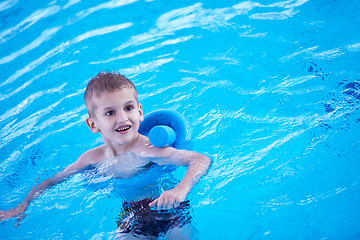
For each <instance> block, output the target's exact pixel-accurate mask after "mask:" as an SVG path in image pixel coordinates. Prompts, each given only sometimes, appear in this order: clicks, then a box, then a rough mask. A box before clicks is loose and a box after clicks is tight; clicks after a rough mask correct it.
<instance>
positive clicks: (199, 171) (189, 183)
mask: <svg viewBox="0 0 360 240" xmlns="http://www.w3.org/2000/svg"><path fill="white" fill-rule="evenodd" d="M165 152H168V153H169V156H170V157H167V158H164V159H166V160H165V162H162V163H163V164H174V165H177V166H183V165H187V170H186V173H185V176H184V178H183V179H182V180H181V181H180V182H179V183H178V184H177V185H176V187H175V188H173V189H170V190H168V191H165V192H163V193H162V194H161V195H160V197H158V198H157V199H155V200H154V201H153V202H151V203H150V207H152V206H156V205H157V206H158V208H165V209H169V208H173V207H176V206H177V205H178V204H179V203H180V202H183V201H184V200H185V199H186V196H187V195H188V193H189V192H190V190H191V189H192V187H193V186H194V185H195V184H196V183H197V182H198V181H199V179H200V177H201V176H203V175H205V174H206V173H207V171H208V169H209V168H210V165H211V160H210V158H209V157H208V156H205V155H203V154H200V153H197V152H190V151H186V150H176V149H171V148H168V149H167V150H166V151H165ZM166 155H167V154H166ZM160 164H161V163H160Z"/></svg>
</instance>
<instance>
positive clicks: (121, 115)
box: [116, 111, 127, 122]
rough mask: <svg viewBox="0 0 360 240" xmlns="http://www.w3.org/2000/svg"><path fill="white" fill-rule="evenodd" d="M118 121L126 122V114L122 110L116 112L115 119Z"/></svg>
mask: <svg viewBox="0 0 360 240" xmlns="http://www.w3.org/2000/svg"><path fill="white" fill-rule="evenodd" d="M116 120H117V121H118V122H126V120H127V114H126V113H125V112H123V111H120V112H119V113H118V114H117V119H116Z"/></svg>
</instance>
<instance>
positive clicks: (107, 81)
mask: <svg viewBox="0 0 360 240" xmlns="http://www.w3.org/2000/svg"><path fill="white" fill-rule="evenodd" d="M123 88H132V89H134V90H135V98H136V101H138V96H137V91H136V87H135V85H134V84H133V83H132V82H131V81H130V80H129V79H128V78H126V77H125V76H123V75H121V74H120V73H118V72H115V71H113V72H110V71H106V72H100V73H99V74H98V75H96V76H95V77H93V78H92V79H91V80H90V81H89V83H88V85H87V87H86V90H85V95H84V100H85V105H86V109H87V111H88V114H89V116H90V117H93V116H94V111H95V109H96V104H95V103H94V102H93V101H92V100H93V99H94V98H95V97H100V96H101V94H103V93H111V92H114V91H118V90H121V89H123Z"/></svg>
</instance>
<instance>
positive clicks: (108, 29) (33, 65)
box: [0, 22, 132, 87]
mask: <svg viewBox="0 0 360 240" xmlns="http://www.w3.org/2000/svg"><path fill="white" fill-rule="evenodd" d="M131 26H132V23H130V22H128V23H123V24H117V25H112V26H107V27H102V28H98V29H94V30H91V31H88V32H85V33H83V34H80V35H78V36H77V37H75V38H73V39H72V40H68V41H66V42H62V43H61V44H60V45H58V46H57V47H55V48H53V49H51V50H50V51H48V52H47V53H45V54H44V55H43V56H41V57H40V58H38V59H36V60H35V61H33V62H31V63H29V64H28V65H26V66H25V67H24V68H22V69H19V70H17V71H16V72H15V74H13V75H12V76H10V77H9V78H8V79H6V80H5V81H4V82H3V83H1V84H0V87H2V86H4V85H6V84H9V83H12V82H13V81H15V80H16V79H18V78H19V77H21V76H22V75H24V74H25V73H28V72H29V71H31V70H33V69H34V68H36V67H37V66H39V65H40V64H42V63H44V62H45V61H46V60H48V59H50V58H52V57H54V56H55V55H57V54H59V53H62V52H64V51H65V49H67V48H69V47H70V46H72V45H74V44H76V43H79V42H81V41H84V40H86V39H89V38H92V37H96V36H100V35H104V34H108V33H112V32H115V31H119V30H122V29H125V28H129V27H131Z"/></svg>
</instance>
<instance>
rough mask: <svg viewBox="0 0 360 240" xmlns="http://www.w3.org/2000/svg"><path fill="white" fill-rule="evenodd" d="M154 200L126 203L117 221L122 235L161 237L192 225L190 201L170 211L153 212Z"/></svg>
mask: <svg viewBox="0 0 360 240" xmlns="http://www.w3.org/2000/svg"><path fill="white" fill-rule="evenodd" d="M153 200H154V199H152V198H150V199H148V198H146V199H144V200H141V201H137V202H125V203H124V205H123V211H122V212H121V213H120V216H119V220H118V221H117V225H118V229H117V231H118V232H119V233H121V234H125V233H130V234H132V235H135V236H136V235H143V236H153V237H159V236H163V235H165V234H166V232H167V231H169V230H170V229H172V228H174V227H178V228H181V227H183V226H184V225H185V224H187V223H190V221H191V216H190V204H189V201H186V202H182V203H180V206H178V207H176V208H173V209H170V210H153V209H151V208H150V207H149V203H151V202H152V201H153Z"/></svg>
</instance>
